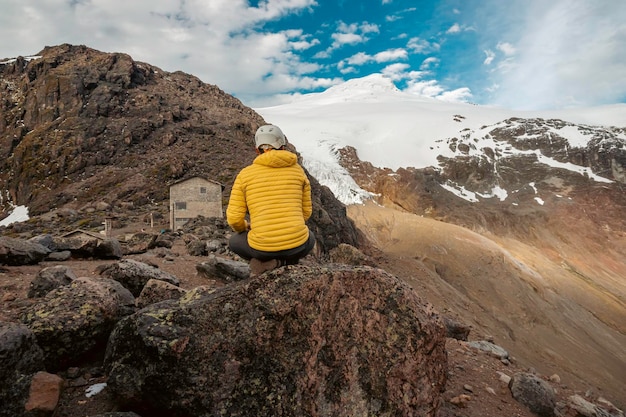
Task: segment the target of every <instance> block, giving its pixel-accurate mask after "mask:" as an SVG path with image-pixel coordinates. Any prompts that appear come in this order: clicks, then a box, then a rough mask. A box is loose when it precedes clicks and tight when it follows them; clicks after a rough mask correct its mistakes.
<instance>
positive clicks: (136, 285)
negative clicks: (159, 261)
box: [100, 259, 180, 297]
mask: <svg viewBox="0 0 626 417" xmlns="http://www.w3.org/2000/svg"><path fill="white" fill-rule="evenodd" d="M100 275H102V276H104V277H108V278H111V279H114V280H116V281H118V282H120V283H121V284H122V285H123V286H124V287H126V288H128V290H129V291H130V292H131V293H132V294H133V295H134V296H135V297H139V294H141V291H142V290H143V287H144V285H146V283H147V282H148V281H150V280H151V279H158V280H161V281H165V282H168V283H170V284H172V285H176V286H178V285H180V280H179V279H178V278H176V277H175V276H174V275H172V274H170V273H168V272H165V271H162V270H160V269H159V268H156V267H154V266H150V265H148V264H146V263H143V262H139V261H135V260H133V259H123V260H121V261H119V262H115V263H112V264H110V265H106V266H104V267H103V269H101V271H100Z"/></svg>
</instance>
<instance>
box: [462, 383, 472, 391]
mask: <svg viewBox="0 0 626 417" xmlns="http://www.w3.org/2000/svg"><path fill="white" fill-rule="evenodd" d="M463 389H464V390H465V391H469V392H474V387H472V386H471V385H468V384H465V385H463Z"/></svg>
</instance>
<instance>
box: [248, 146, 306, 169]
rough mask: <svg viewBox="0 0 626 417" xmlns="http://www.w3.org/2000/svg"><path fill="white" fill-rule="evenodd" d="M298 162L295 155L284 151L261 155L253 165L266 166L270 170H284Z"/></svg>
mask: <svg viewBox="0 0 626 417" xmlns="http://www.w3.org/2000/svg"><path fill="white" fill-rule="evenodd" d="M297 162H298V157H297V156H296V154H294V153H292V152H289V151H284V150H272V151H269V152H265V153H262V154H261V155H259V156H257V157H256V158H255V159H254V162H253V163H254V164H259V165H266V166H269V167H272V168H285V167H290V166H292V165H295V164H296V163H297Z"/></svg>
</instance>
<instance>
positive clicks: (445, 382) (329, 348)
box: [0, 219, 623, 417]
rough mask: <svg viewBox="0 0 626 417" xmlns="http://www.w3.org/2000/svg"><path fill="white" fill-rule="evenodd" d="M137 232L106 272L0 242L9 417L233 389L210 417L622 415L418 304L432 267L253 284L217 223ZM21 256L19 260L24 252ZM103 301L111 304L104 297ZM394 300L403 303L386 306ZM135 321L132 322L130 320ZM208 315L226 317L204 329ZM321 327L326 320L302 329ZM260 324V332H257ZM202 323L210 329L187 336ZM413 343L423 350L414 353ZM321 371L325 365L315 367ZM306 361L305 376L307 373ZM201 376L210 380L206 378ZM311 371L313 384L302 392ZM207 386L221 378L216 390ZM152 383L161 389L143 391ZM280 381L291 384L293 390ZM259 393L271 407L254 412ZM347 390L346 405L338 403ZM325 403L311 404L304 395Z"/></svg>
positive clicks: (340, 255) (99, 411)
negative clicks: (225, 416) (223, 413)
mask: <svg viewBox="0 0 626 417" xmlns="http://www.w3.org/2000/svg"><path fill="white" fill-rule="evenodd" d="M134 227H135V228H136V231H137V233H136V234H137V235H139V236H143V241H144V242H147V244H146V245H145V246H144V247H143V249H139V247H140V245H138V243H137V240H136V239H131V240H129V241H128V242H127V241H125V240H123V239H124V236H128V234H127V233H125V232H129V231H130V230H126V231H124V232H122V231H117V233H116V237H115V238H112V239H113V240H114V241H117V239H118V238H119V239H120V242H121V244H120V245H118V249H119V251H118V252H113V253H112V252H109V253H108V254H107V255H102V256H103V257H104V258H105V259H97V256H95V255H94V254H95V253H98V252H97V251H95V250H94V251H93V252H91V253H88V252H87V251H88V249H86V248H88V247H92V248H95V246H97V245H96V244H93V242H92V244H91V245H89V244H83V246H82V247H81V248H78V247H74V249H72V251H73V253H74V255H73V256H71V257H69V258H68V259H67V260H65V261H51V260H50V258H51V255H52V254H54V253H58V252H60V251H61V249H63V250H66V249H65V248H66V247H67V246H68V245H67V243H68V242H67V241H65V240H64V239H61V238H47V239H42V238H38V239H36V240H32V239H31V240H29V241H24V240H21V239H19V238H10V239H13V240H12V241H10V242H9V241H7V240H6V239H7V238H0V239H2V240H1V243H0V246H2V247H3V248H5V250H3V251H2V252H3V254H4V255H3V256H2V258H1V259H2V263H3V264H5V266H3V267H2V272H0V288H1V289H2V294H3V296H2V303H3V309H2V314H1V315H0V323H1V324H2V325H1V326H0V330H1V331H0V334H1V337H0V351H1V352H3V355H2V356H1V358H2V365H3V367H2V369H3V372H4V373H5V378H3V381H4V382H3V384H2V386H1V388H2V389H0V395H1V396H2V398H3V403H4V404H5V406H4V407H3V409H2V412H1V413H0V415H7V416H9V415H11V416H16V415H22V414H20V411H21V409H20V406H22V407H24V405H23V404H25V407H26V409H27V410H29V411H27V412H26V413H25V414H23V415H28V416H30V415H53V416H57V417H61V416H77V415H84V416H91V417H94V416H100V415H105V414H104V413H114V412H115V413H117V414H115V415H118V416H120V417H121V416H136V415H151V416H159V415H164V416H165V415H204V414H202V413H203V411H202V410H203V409H205V408H204V407H208V405H206V404H208V403H206V404H205V405H201V404H202V403H198V402H197V401H199V400H200V399H201V398H204V396H206V395H208V394H209V393H211V392H213V393H216V392H222V391H223V390H224V389H226V387H227V386H228V387H230V388H228V390H229V392H230V394H229V395H228V396H223V395H224V394H219V395H217V396H214V402H212V403H211V404H214V405H212V406H211V407H227V409H228V410H229V415H251V414H250V413H252V414H254V415H281V414H284V415H317V413H320V414H321V415H337V416H339V415H345V416H352V415H355V413H362V412H365V413H366V414H367V415H385V413H384V412H383V410H387V411H389V410H392V409H393V407H395V406H398V407H400V408H399V409H398V411H397V412H394V414H395V415H424V416H426V415H430V416H435V415H436V416H439V417H461V416H465V417H478V416H499V415H510V416H520V417H531V416H533V415H562V416H599V415H606V416H616V417H617V416H623V413H621V411H619V410H618V409H617V408H616V406H615V405H614V404H611V402H610V401H609V400H607V399H606V398H605V397H604V395H603V394H602V393H601V392H599V391H598V389H597V388H595V387H593V385H592V384H589V383H588V382H587V381H584V380H580V379H577V378H568V377H567V376H565V375H563V376H561V375H559V374H558V373H553V374H550V375H547V374H542V373H541V372H539V371H538V370H537V369H536V368H534V367H528V366H525V365H523V363H521V361H519V360H518V358H517V357H516V356H515V355H514V354H513V353H509V352H508V351H506V350H505V349H503V348H502V347H500V346H498V345H497V344H494V343H493V342H494V340H493V337H491V336H485V335H483V334H481V333H480V331H475V330H470V327H469V326H467V325H466V324H464V323H463V322H460V321H458V319H457V318H454V319H453V318H452V317H451V316H449V315H448V313H444V314H441V313H439V312H437V311H436V310H433V308H432V305H430V304H429V303H427V302H426V301H425V298H421V297H422V296H425V295H426V294H428V293H426V292H424V291H423V288H422V287H423V286H424V283H425V281H426V280H428V279H430V276H429V273H428V271H427V270H426V269H422V270H415V269H413V268H409V269H403V266H402V265H401V264H396V265H395V266H393V268H392V269H393V270H394V271H398V272H400V273H401V274H403V275H404V276H405V280H406V281H404V282H403V280H401V279H398V278H396V277H395V276H393V275H390V274H388V273H386V272H384V271H383V270H378V269H374V268H371V267H367V266H363V265H364V264H381V265H390V264H392V263H394V262H395V261H394V260H393V259H391V258H388V257H386V256H384V255H383V256H381V257H376V258H372V257H370V256H367V255H365V254H363V253H361V252H360V251H358V250H356V249H355V248H352V247H349V246H347V245H341V246H340V247H338V248H336V249H335V250H333V251H331V253H330V254H329V259H328V261H324V262H322V261H321V260H320V259H318V258H317V257H315V256H309V257H307V258H305V259H304V260H303V262H302V264H301V265H300V266H295V267H286V268H280V269H278V270H276V271H272V272H270V273H267V274H264V275H263V276H261V277H259V278H254V279H249V278H247V274H248V269H247V266H246V264H245V263H240V262H237V261H236V259H232V258H236V257H234V255H233V254H232V253H229V251H228V250H227V249H225V244H226V239H227V238H228V234H229V232H228V230H227V228H226V226H225V224H224V222H223V221H222V220H221V219H199V220H198V221H196V222H195V223H194V224H191V225H189V227H188V228H186V229H185V230H183V231H181V232H178V233H166V234H165V235H163V234H160V233H158V232H156V231H152V230H148V231H147V232H140V228H144V225H143V224H141V223H138V224H135V225H134ZM148 236H150V238H147V237H148ZM35 241H39V242H42V243H47V245H48V246H49V247H51V248H53V249H50V250H47V251H45V250H44V251H43V252H47V253H45V254H43V255H36V253H37V251H34V252H32V253H33V259H31V260H30V261H28V262H27V261H25V259H26V258H21V259H22V261H19V262H18V261H17V257H15V256H14V253H12V251H11V248H12V247H13V246H12V244H15V242H23V243H24V244H25V245H26V244H27V242H28V243H30V244H33V245H34V242H35ZM157 242H158V243H157ZM199 243H202V244H199ZM40 246H41V245H40ZM131 248H132V249H131ZM209 248H210V249H209ZM21 249H22V250H21V251H20V252H18V253H19V254H24V253H27V252H28V253H30V252H29V251H27V250H25V248H24V247H21ZM51 251H52V252H51ZM39 252H41V249H40V250H39ZM129 252H133V253H129ZM100 253H102V252H100ZM37 256H39V258H37ZM231 259H232V260H231ZM11 260H13V261H11ZM7 264H10V265H7ZM18 264H19V265H18ZM355 265H356V266H355ZM409 276H410V277H411V279H407V278H408V277H409ZM295 282H297V285H294V283H295ZM419 282H421V284H418V283H419ZM407 283H409V285H410V286H409V285H407ZM120 284H121V285H120ZM122 285H123V286H122ZM118 286H119V287H118ZM411 287H412V288H411ZM103 292H108V294H109V295H108V296H106V297H104V298H103V297H102V295H103ZM392 294H394V295H393V296H392ZM418 294H419V295H418ZM94 295H95V297H94ZM428 295H430V294H428ZM399 296H401V297H403V298H404V297H408V298H406V299H402V300H400V299H397V297H399ZM390 297H392V298H390ZM168 299H169V300H171V301H169V302H168V301H165V302H161V303H159V301H162V300H168ZM392 299H393V300H397V301H394V302H393V303H391V304H389V303H390V300H392ZM177 300H178V301H177ZM385 300H387V301H385ZM268 302H269V304H268ZM155 303H157V304H155ZM190 303H191V304H190ZM198 303H202V306H200V305H199V304H198ZM379 303H383V304H380V305H379V306H378V307H375V306H376V305H377V304H379ZM385 303H387V306H386V307H385ZM226 306H229V307H228V308H226ZM140 308H143V309H142V310H140V311H139V309H140ZM181 308H182V309H183V310H179V309H181ZM407 308H408V310H407ZM259 309H260V310H259ZM93 311H102V312H103V313H104V315H100V314H95V315H94V314H93V313H92V312H93ZM374 311H380V312H381V314H373V312H374ZM411 311H412V312H411ZM133 312H136V313H135V314H133ZM409 312H411V313H409ZM128 314H132V316H129V318H132V320H123V317H125V316H127V315H128ZM206 314H208V315H211V316H213V315H215V314H217V315H218V316H213V317H212V318H208V317H200V316H204V315H206ZM259 314H261V315H259ZM415 314H417V315H418V317H415V316H414V315H415ZM197 315H200V316H198V317H196V316H197ZM107 317H108V318H107ZM312 318H317V319H315V321H314V322H310V323H308V324H307V320H310V319H312ZM319 318H324V321H319V320H318V319H319ZM468 318H469V317H464V318H463V319H468ZM407 319H408V321H404V320H407ZM111 320H112V321H113V322H111ZM117 320H120V321H119V323H118V324H117V325H113V323H114V322H116V321H117ZM250 321H253V322H256V325H255V326H249V324H248V323H250ZM381 321H387V324H384V323H382V322H381ZM106 323H109V324H106ZM417 323H419V325H418V324H417ZM196 325H197V326H201V328H194V327H190V326H196ZM19 326H23V327H19ZM128 326H130V327H128ZM211 326H219V327H220V329H219V330H218V329H216V328H213V329H211ZM361 326H363V327H361ZM406 326H409V327H406ZM416 326H417V327H416ZM444 327H445V328H446V329H447V336H448V337H447V338H444V337H443V336H444ZM18 329H22V330H20V332H19V333H18ZM27 329H28V330H27ZM113 329H115V330H113ZM111 331H113V333H110V332H111ZM30 332H32V333H30ZM247 332H252V333H251V334H247ZM29 334H31V335H35V338H34V339H33V338H32V336H28V335H29ZM108 334H111V336H110V337H109V338H107V337H106V336H107V335H108ZM16 335H20V336H19V337H17V336H16ZM139 335H143V336H139ZM194 335H206V338H207V340H206V341H203V340H204V339H205V337H202V338H198V336H194ZM210 335H219V336H218V337H217V338H209V336H210ZM226 335H230V336H226ZM225 336H226V337H225ZM406 337H409V338H416V339H415V341H414V342H411V343H409V344H405V343H408V342H407V341H406V339H405V338H406ZM386 338H389V340H388V341H387V342H384V343H383V344H382V345H379V344H380V343H381V342H382V341H383V340H385V339H386ZM255 340H256V341H257V342H254V341H255ZM199 343H202V344H204V343H208V345H207V346H205V347H202V346H201V345H199ZM424 343H426V344H430V343H434V345H431V346H430V347H427V345H423V344H424ZM39 344H41V346H39ZM144 344H145V346H144ZM214 344H219V346H221V347H220V349H219V350H218V351H216V350H215V347H213V348H211V347H210V346H212V345H214ZM131 345H132V346H131ZM142 346H143V347H142ZM244 346H246V348H243V347H244ZM263 346H266V347H265V348H264V347H263ZM377 346H378V347H377ZM382 346H385V347H384V349H383V350H379V349H380V347H382ZM419 346H424V348H426V350H427V352H426V351H421V353H417V352H419V350H416V351H415V354H416V355H417V357H419V358H420V359H418V360H417V361H415V359H410V358H409V357H410V356H411V355H412V354H411V355H410V354H409V352H412V351H413V349H421V348H420V347H419ZM39 347H41V349H39ZM268 348H269V349H270V350H267V349H268ZM355 348H358V352H359V354H357V355H356V356H354V349H355ZM372 348H373V350H372ZM105 349H106V351H105ZM311 349H313V351H311ZM433 349H434V350H433ZM261 351H263V352H264V353H261ZM210 352H213V353H210ZM253 352H254V353H253ZM315 352H317V353H315ZM195 355H201V357H196V356H195ZM250 355H252V356H250ZM302 355H304V357H302ZM311 355H312V356H311ZM381 355H382V356H381ZM298 357H301V359H300V360H295V361H294V358H298ZM306 357H308V358H309V359H305V358H306ZM229 358H230V359H229ZM235 358H237V359H236V360H235ZM313 358H317V361H319V363H318V364H315V362H310V361H311V360H313ZM152 361H154V362H152ZM259 361H260V362H259ZM363 361H365V362H363ZM300 362H303V363H306V364H307V366H306V367H304V369H303V367H302V366H301V365H299V363H300ZM38 363H39V365H37V364H38ZM229 364H230V365H229ZM198 366H202V367H203V368H206V369H205V370H203V371H202V372H201V373H200V374H197V369H198ZM216 366H217V368H216ZM221 366H225V367H226V368H221ZM172 367H173V368H172ZM185 369H187V370H185ZM382 370H385V371H384V372H383V374H384V375H387V376H385V377H384V379H383V380H378V381H379V383H380V382H382V381H385V384H387V388H386V389H385V390H383V391H380V392H378V391H376V388H375V387H376V385H373V386H372V385H369V384H372V383H373V384H375V382H374V381H377V379H376V377H375V375H376V374H377V372H380V371H382ZM129 372H130V373H129ZM301 372H306V373H305V374H303V375H306V376H305V377H304V378H305V379H304V380H302V379H301V378H302V377H298V375H300V373H301ZM363 372H366V374H363ZM32 373H34V374H32ZM396 373H397V376H396V377H392V375H394V374H396ZM196 374H197V375H196ZM208 374H215V378H210V379H208V380H206V378H204V377H203V375H208ZM31 375H32V377H31ZM193 375H196V376H193ZM277 375H282V376H281V378H276V376H277ZM294 375H295V376H294ZM351 375H352V376H351ZM357 375H360V376H359V377H358V378H357V379H353V378H356V376H357ZM366 375H367V377H366ZM192 376H193V377H192ZM31 378H32V379H31ZM137 378H142V379H143V378H146V379H145V382H139V380H138V379H137ZM180 378H182V379H180ZM187 378H192V379H191V380H188V379H187ZM194 378H195V379H194ZM198 378H199V379H198ZM259 378H261V379H262V380H263V383H262V384H261V385H258V384H259V382H258V381H259ZM293 378H295V379H293ZM363 378H367V379H363ZM397 378H399V379H397ZM149 380H150V381H159V382H158V383H157V385H152V384H151V385H147V384H148V381H149ZM286 380H293V381H294V382H293V383H294V384H296V385H294V386H293V387H292V388H289V387H290V385H289V384H287V385H285V383H284V381H286ZM365 380H369V381H371V382H370V383H364V381H365ZM425 380H431V381H432V384H433V387H435V388H436V389H434V390H430V389H424V388H418V392H416V393H414V394H409V393H408V392H407V391H406V389H407V388H408V387H424V385H423V384H424V381H425ZM211 381H213V382H216V381H221V382H220V383H218V384H217V385H211ZM228 381H230V382H228ZM298 381H307V382H306V388H305V386H301V387H300V388H298V385H297V384H301V383H302V382H298ZM359 381H360V382H359ZM409 381H413V382H409ZM234 383H236V386H235V385H228V384H234ZM207 384H208V385H207ZM225 384H226V385H225ZM245 384H252V385H245ZM329 384H332V385H329ZM406 384H409V385H406ZM528 384H529V385H528ZM29 385H30V389H29ZM429 386H430V384H429ZM142 387H144V388H142ZM148 387H151V388H148ZM236 387H238V388H236ZM246 387H247V388H246ZM316 387H317V388H316ZM347 387H352V388H350V389H348V388H347ZM259 388H262V390H263V391H262V392H265V393H266V394H271V395H274V396H277V397H276V400H277V401H272V400H269V401H267V400H260V399H261V398H262V397H261V396H259V394H260V393H261V391H258V390H259ZM292 389H295V390H296V391H297V392H299V393H300V394H298V395H297V396H298V397H299V398H300V400H299V401H298V403H297V404H296V403H290V402H286V401H281V400H278V399H279V398H280V395H282V396H285V395H286V398H291V397H292V395H293V394H289V392H290V391H291V390H292ZM337 389H338V390H340V391H342V390H343V394H341V395H338V394H339V391H338V392H336V393H334V394H333V392H334V391H333V390H337ZM378 389H379V388H378ZM398 389H401V390H402V391H403V392H404V394H402V395H401V396H400V397H401V398H405V399H404V400H402V401H401V402H397V401H398V398H399V397H398V396H396V395H391V392H393V390H398ZM240 390H242V391H240ZM285 390H287V391H285ZM316 390H317V392H318V394H316V395H317V397H310V395H311V394H313V393H314V392H316ZM320 390H321V391H320ZM346 390H347V391H346ZM362 390H366V391H365V392H363V391H362ZM244 392H245V393H246V394H244V396H243V397H241V395H242V393H244ZM255 392H256V393H255ZM174 393H175V395H173V394H174ZM237 393H239V394H237ZM300 396H302V397H300ZM194 398H195V399H194ZM220 398H221V399H220ZM237 398H239V399H238V400H237ZM316 398H317V399H316ZM324 398H325V400H323V399H324ZM375 398H378V399H379V400H376V401H374V402H371V401H372V400H373V399H375ZM385 398H386V400H384V399H385ZM394 398H395V400H394ZM320 400H321V402H320ZM380 400H382V401H383V403H380V402H377V401H380ZM311 401H312V402H311ZM386 401H388V402H386ZM220 404H221V405H220ZM392 404H396V405H392ZM402 404H404V405H402ZM419 404H423V406H420V405H419ZM407 406H408V407H410V408H404V409H403V408H402V407H407ZM276 407H280V410H281V411H277V410H278V409H277V408H276ZM325 407H327V408H325ZM363 407H365V408H363ZM372 407H373V408H372ZM420 407H426V408H420ZM367 409H369V412H368V411H366V410H367ZM124 410H126V411H124ZM129 410H133V411H134V412H135V413H139V414H131V412H130V411H129ZM164 410H165V411H164ZM294 410H295V411H294ZM315 410H318V411H315ZM323 410H326V411H325V412H324V411H323ZM332 410H334V411H332ZM376 410H378V411H376ZM402 410H403V411H402ZM416 410H421V411H419V412H418V411H416ZM416 412H417V414H415V413H416ZM325 413H329V414H325ZM396 413H397V414H396ZM602 413H604V414H602ZM106 415H112V414H106Z"/></svg>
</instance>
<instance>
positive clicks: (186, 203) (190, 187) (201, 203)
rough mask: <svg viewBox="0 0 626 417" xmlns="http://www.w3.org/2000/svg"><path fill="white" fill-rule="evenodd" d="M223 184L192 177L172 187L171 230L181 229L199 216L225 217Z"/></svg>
mask: <svg viewBox="0 0 626 417" xmlns="http://www.w3.org/2000/svg"><path fill="white" fill-rule="evenodd" d="M223 189H224V187H223V186H222V184H220V183H218V182H216V181H212V180H209V179H207V178H204V177H198V176H196V177H191V178H186V179H183V180H180V181H177V182H175V183H173V184H172V185H170V229H172V230H177V229H180V228H181V227H182V226H183V225H184V224H185V223H186V222H188V221H189V220H191V219H194V218H196V217H198V216H204V217H224V212H223V210H222V190H223Z"/></svg>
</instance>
